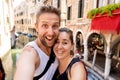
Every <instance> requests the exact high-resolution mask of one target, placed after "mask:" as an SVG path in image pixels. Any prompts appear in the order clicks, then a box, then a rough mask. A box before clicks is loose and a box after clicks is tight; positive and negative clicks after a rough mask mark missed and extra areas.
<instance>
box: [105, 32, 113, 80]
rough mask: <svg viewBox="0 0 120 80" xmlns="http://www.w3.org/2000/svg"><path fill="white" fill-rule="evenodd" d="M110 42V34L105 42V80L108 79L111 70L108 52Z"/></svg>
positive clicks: (109, 53)
mask: <svg viewBox="0 0 120 80" xmlns="http://www.w3.org/2000/svg"><path fill="white" fill-rule="evenodd" d="M111 40H112V34H110V37H109V39H108V42H107V44H108V45H107V52H106V61H105V72H104V78H105V80H107V79H108V77H109V73H110V69H111V52H110V44H111Z"/></svg>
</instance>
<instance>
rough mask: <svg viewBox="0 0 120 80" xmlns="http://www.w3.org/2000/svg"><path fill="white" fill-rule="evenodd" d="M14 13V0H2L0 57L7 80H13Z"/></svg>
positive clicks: (0, 10)
mask: <svg viewBox="0 0 120 80" xmlns="http://www.w3.org/2000/svg"><path fill="white" fill-rule="evenodd" d="M13 14H14V13H13V0H0V58H1V59H2V63H3V67H4V69H5V74H6V77H5V80H12V77H11V76H12V58H11V52H10V50H11V42H10V39H11V35H10V31H11V30H12V28H13V26H14V16H13ZM10 73H11V74H10ZM8 74H10V75H8Z"/></svg>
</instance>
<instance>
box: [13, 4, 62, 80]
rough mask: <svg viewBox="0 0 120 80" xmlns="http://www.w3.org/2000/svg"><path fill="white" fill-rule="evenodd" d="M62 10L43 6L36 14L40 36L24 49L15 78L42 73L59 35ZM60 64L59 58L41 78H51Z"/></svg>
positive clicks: (29, 78)
mask: <svg viewBox="0 0 120 80" xmlns="http://www.w3.org/2000/svg"><path fill="white" fill-rule="evenodd" d="M59 26H60V11H59V10H58V9H56V8H54V7H52V6H43V7H41V9H40V11H39V12H38V14H37V15H36V24H35V28H36V31H37V32H38V37H37V39H36V40H35V41H32V42H29V43H28V44H27V45H26V46H25V47H24V48H23V51H22V54H21V56H20V58H19V60H18V63H17V69H16V73H15V76H14V80H33V77H35V76H38V75H39V74H41V73H42V72H43V71H44V69H45V67H46V64H47V62H48V60H49V57H50V54H51V47H52V46H53V45H54V42H55V40H56V38H57V36H58V33H59V31H58V29H59ZM57 66H58V63H57V60H56V59H55V61H54V63H52V65H51V66H50V68H49V69H48V71H47V72H46V73H45V74H44V75H43V76H42V77H41V78H40V79H39V80H51V79H52V76H53V74H54V72H55V70H56V68H57Z"/></svg>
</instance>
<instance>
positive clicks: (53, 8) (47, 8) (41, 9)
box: [36, 5, 61, 22]
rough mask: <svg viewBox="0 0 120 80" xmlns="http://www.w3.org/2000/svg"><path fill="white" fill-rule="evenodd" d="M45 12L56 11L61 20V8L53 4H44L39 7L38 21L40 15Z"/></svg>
mask: <svg viewBox="0 0 120 80" xmlns="http://www.w3.org/2000/svg"><path fill="white" fill-rule="evenodd" d="M43 13H54V14H56V15H57V16H58V17H59V20H60V14H61V12H60V10H59V9H58V8H55V7H53V6H50V5H47V6H42V7H41V8H40V9H39V11H38V13H37V15H36V22H38V19H39V16H40V15H41V14H43Z"/></svg>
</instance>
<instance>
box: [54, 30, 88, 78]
mask: <svg viewBox="0 0 120 80" xmlns="http://www.w3.org/2000/svg"><path fill="white" fill-rule="evenodd" d="M73 47H74V43H73V33H72V31H71V30H70V29H68V28H60V29H59V36H58V39H57V41H56V43H55V45H54V48H53V50H54V53H55V55H56V57H57V58H58V60H59V66H58V69H57V70H56V72H55V75H54V77H53V80H86V79H87V74H86V69H85V67H84V64H83V63H82V62H81V61H80V60H79V58H74V57H73V51H72V50H73Z"/></svg>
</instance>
